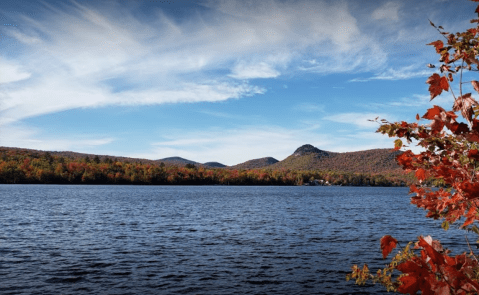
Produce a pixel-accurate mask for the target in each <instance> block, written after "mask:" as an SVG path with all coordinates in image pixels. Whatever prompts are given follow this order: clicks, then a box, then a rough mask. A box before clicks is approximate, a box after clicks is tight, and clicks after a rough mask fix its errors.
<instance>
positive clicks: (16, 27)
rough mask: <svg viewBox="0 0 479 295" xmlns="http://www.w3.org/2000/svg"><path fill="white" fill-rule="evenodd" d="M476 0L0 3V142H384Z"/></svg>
mask: <svg viewBox="0 0 479 295" xmlns="http://www.w3.org/2000/svg"><path fill="white" fill-rule="evenodd" d="M475 6H476V5H475V4H474V3H473V2H470V1H466V0H450V1H440V0H428V1H381V0H378V1H367V0H350V1H347V0H345V1H338V0H335V1H319V0H318V1H274V0H264V1H234V0H227V1H216V0H211V1H209V0H205V1H174V0H170V1H147V0H144V1H141V0H138V1H135V0H129V1H126V0H118V1H110V0H108V1H93V0H84V1H51V0H47V1H26V0H24V1H22V0H18V1H2V2H0V24H2V26H1V27H0V145H1V146H11V147H22V148H32V149H40V150H52V151H63V150H70V151H76V152H84V153H92V154H108V155H115V156H127V157H140V158H149V159H160V158H165V157H171V156H180V157H184V158H187V159H190V160H194V161H198V162H208V161H218V162H221V163H224V164H227V165H234V164H238V163H241V162H244V161H246V160H250V159H254V158H261V157H267V156H272V157H275V158H277V159H279V160H282V159H284V158H285V157H287V156H288V155H290V154H292V153H293V151H294V150H295V149H296V148H297V147H299V146H301V145H303V144H307V143H309V144H312V145H314V146H316V147H318V148H320V149H323V150H328V151H336V152H346V151H358V150H366V149H372V148H389V147H392V146H393V143H392V141H393V140H392V139H390V138H387V137H384V136H381V135H379V134H376V133H375V132H374V131H375V130H376V129H377V124H375V123H371V122H368V121H367V119H374V118H375V117H377V116H379V117H381V118H386V119H388V120H390V121H396V120H408V121H413V120H414V117H415V115H416V113H420V114H421V115H422V114H423V113H424V112H425V110H426V108H427V107H429V106H432V105H433V104H439V105H442V104H444V105H445V106H447V105H449V103H450V102H451V99H452V98H451V97H450V96H448V94H446V95H442V96H441V97H439V98H437V99H436V100H435V101H433V102H432V103H431V102H429V95H428V92H427V88H428V85H427V84H425V80H426V79H427V77H428V76H429V75H431V74H432V73H433V72H434V71H433V70H432V69H428V68H427V67H426V66H425V65H426V64H427V63H433V64H437V57H436V54H435V51H434V48H433V47H432V46H426V45H425V44H427V43H430V42H431V41H435V40H437V39H440V36H439V34H438V33H437V31H435V30H434V28H432V27H431V26H430V25H429V21H428V19H431V20H432V21H433V22H434V23H436V24H437V25H442V26H443V27H444V28H445V29H446V30H449V31H452V32H456V31H461V30H464V29H467V28H469V27H471V24H470V23H469V20H470V19H471V18H474V17H475V14H474V9H475Z"/></svg>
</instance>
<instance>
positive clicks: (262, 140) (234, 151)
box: [129, 126, 335, 165]
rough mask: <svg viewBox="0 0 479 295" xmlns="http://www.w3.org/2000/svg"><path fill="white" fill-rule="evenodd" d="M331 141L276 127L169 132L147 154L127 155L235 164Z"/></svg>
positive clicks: (299, 131) (278, 156)
mask: <svg viewBox="0 0 479 295" xmlns="http://www.w3.org/2000/svg"><path fill="white" fill-rule="evenodd" d="M334 142H335V141H334V139H333V138H330V137H329V136H328V135H317V134H316V135H314V136H312V134H311V131H310V130H307V131H305V130H303V129H287V128H282V127H279V126H269V127H268V126H257V127H243V128H238V129H222V130H208V131H196V132H186V133H185V132H184V131H182V132H173V131H172V132H171V133H170V134H169V135H166V136H165V140H163V141H160V142H156V143H154V144H153V145H152V148H151V150H150V151H148V152H145V153H141V154H133V155H129V156H130V157H141V158H149V159H162V158H166V157H172V156H179V157H183V158H186V159H190V160H193V161H197V162H200V163H205V162H209V161H217V162H220V163H223V164H226V165H235V164H239V163H242V162H245V161H248V160H251V159H257V158H262V157H274V158H276V159H278V160H283V159H284V158H286V157H287V156H289V155H291V154H292V153H293V152H294V150H296V149H297V148H298V147H300V146H301V145H303V144H306V143H310V144H313V145H315V146H318V147H319V148H321V147H322V146H325V145H328V144H329V145H332V144H334Z"/></svg>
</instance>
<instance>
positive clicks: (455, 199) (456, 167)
mask: <svg viewBox="0 0 479 295" xmlns="http://www.w3.org/2000/svg"><path fill="white" fill-rule="evenodd" d="M471 1H473V2H479V0H471ZM475 12H476V13H477V14H478V15H479V6H478V7H477V9H476V10H475ZM430 23H431V25H432V26H433V27H434V28H436V29H437V30H438V31H439V33H440V34H441V35H442V36H443V37H444V38H445V39H446V40H447V42H446V44H444V42H443V41H441V40H437V41H434V42H431V43H429V44H427V45H431V46H434V48H435V50H436V53H438V54H439V55H440V58H439V62H441V63H442V64H441V66H440V67H438V69H439V70H440V73H434V74H432V75H431V76H430V77H429V78H428V79H427V81H426V83H427V84H429V89H428V90H429V93H430V95H431V101H432V100H433V99H435V98H436V97H437V96H439V95H441V94H443V93H444V92H449V91H450V92H451V94H452V98H453V100H452V101H453V105H452V108H451V109H450V110H446V109H444V108H442V107H440V106H437V105H434V106H433V107H432V108H429V109H428V110H427V111H426V113H425V114H424V115H423V116H422V119H425V120H429V121H430V124H427V125H420V124H418V123H408V122H405V121H402V122H394V123H390V122H388V121H386V120H381V122H382V124H381V126H380V127H379V129H378V130H377V132H379V133H382V134H387V135H388V136H389V137H396V138H397V139H396V140H395V141H394V147H395V149H396V150H399V149H401V148H403V147H405V146H404V144H403V142H402V140H401V138H404V139H406V141H407V143H408V144H411V143H412V140H415V141H417V145H418V146H420V147H422V148H423V149H424V151H423V152H420V153H418V154H415V153H413V152H412V151H411V150H406V151H405V152H403V153H402V154H400V155H399V156H398V157H397V158H396V160H397V162H398V164H399V165H400V166H401V167H402V168H403V169H404V170H405V171H407V172H414V176H415V178H416V180H417V181H416V183H415V184H413V185H411V186H410V193H412V194H415V195H414V196H413V197H412V198H411V203H412V204H414V205H416V206H417V207H419V208H423V209H425V210H426V211H427V215H426V217H429V218H434V219H443V220H444V221H443V223H442V227H443V228H444V229H445V230H447V229H448V228H449V225H450V224H453V223H454V222H457V221H458V220H461V222H462V224H461V226H460V228H462V229H466V230H469V231H473V232H475V233H476V234H478V235H479V228H478V227H476V226H475V225H474V223H475V222H476V221H479V172H478V171H477V168H478V164H479V120H478V119H477V117H478V116H479V103H478V102H477V101H476V100H475V99H474V98H473V96H472V93H465V94H464V93H463V90H464V89H463V84H469V83H471V86H472V88H473V89H474V90H475V91H476V92H478V93H479V82H478V81H476V80H471V81H470V82H468V83H466V82H463V78H464V74H465V73H464V71H465V70H467V71H472V72H474V71H478V70H479V60H478V59H477V57H478V56H479V26H477V27H475V28H471V29H468V30H466V31H465V32H461V33H456V34H451V33H448V32H445V31H444V29H443V28H442V27H440V26H439V27H436V26H435V25H434V24H433V23H432V22H431V21H430ZM471 23H475V24H476V25H478V24H479V19H473V20H471ZM456 61H459V62H460V64H461V65H460V66H455V62H456ZM452 66H454V68H452ZM428 67H430V68H436V66H434V65H432V64H429V65H428ZM473 67H474V68H473ZM454 75H459V82H458V84H459V96H458V97H456V96H455V94H454V92H453V89H452V87H451V83H452V82H453V81H454ZM456 113H459V115H458V114H456ZM416 119H417V121H419V120H420V117H419V115H417V116H416ZM462 120H464V121H465V122H461V121H462ZM375 121H377V118H376V120H375ZM430 178H433V179H438V180H442V182H443V183H444V185H445V186H444V187H441V188H439V189H436V190H433V189H431V188H429V187H425V186H424V181H425V180H426V179H430ZM413 244H414V245H415V246H414V249H416V250H420V254H416V253H414V251H413V250H412V249H411V246H412V245H413ZM468 245H469V243H468ZM380 246H381V250H382V254H383V258H386V257H387V256H388V255H389V254H390V253H391V252H392V251H393V250H394V249H395V248H396V246H397V240H396V239H395V238H393V237H391V236H389V235H386V236H384V237H383V238H382V239H381V241H380ZM401 249H402V250H401V251H399V252H398V253H397V254H396V255H395V256H394V257H393V258H392V261H391V263H390V264H388V265H387V266H386V268H384V269H383V270H378V272H377V274H376V275H372V274H370V273H369V268H368V267H367V265H364V267H363V268H362V269H361V268H359V267H357V266H356V265H354V266H353V267H352V270H353V271H352V273H350V274H348V276H347V279H348V280H349V279H355V280H356V283H357V284H359V285H363V284H364V283H365V282H366V281H368V280H372V281H373V282H375V283H381V284H382V285H384V286H385V287H386V289H387V290H388V291H395V292H399V293H403V294H406V293H409V294H417V293H418V292H421V294H436V293H437V294H477V293H479V262H478V259H477V257H476V256H475V255H474V253H473V252H472V249H471V248H470V245H469V250H470V252H469V254H467V255H466V253H465V252H464V253H463V254H460V255H456V256H454V257H451V256H449V255H448V254H449V253H450V251H449V250H444V249H443V247H442V246H441V244H440V242H439V241H436V240H433V239H432V238H431V237H430V236H428V237H426V238H424V237H419V238H418V241H417V242H415V243H412V242H410V243H409V244H408V245H407V246H406V247H405V248H401ZM398 272H399V274H398Z"/></svg>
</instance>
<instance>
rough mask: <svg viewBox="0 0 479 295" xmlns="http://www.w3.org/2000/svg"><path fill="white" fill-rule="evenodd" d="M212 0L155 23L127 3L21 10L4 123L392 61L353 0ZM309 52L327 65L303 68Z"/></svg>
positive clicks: (235, 89)
mask: <svg viewBox="0 0 479 295" xmlns="http://www.w3.org/2000/svg"><path fill="white" fill-rule="evenodd" d="M205 6H206V7H207V8H208V10H207V11H206V12H203V13H199V12H198V13H197V14H196V15H197V16H196V17H192V18H191V19H189V20H188V21H183V22H179V21H175V20H174V19H173V18H172V17H170V16H168V15H166V14H165V13H163V12H162V11H161V10H157V11H156V12H154V17H153V18H152V19H153V20H150V21H145V20H143V19H139V18H137V17H135V15H134V14H133V13H131V12H130V11H128V9H127V8H126V7H124V6H121V5H119V4H115V5H113V4H112V6H111V7H110V9H109V10H103V9H101V8H96V7H93V6H87V5H84V4H82V3H80V2H71V3H70V4H66V5H63V6H61V7H51V6H48V5H46V7H43V8H39V13H38V14H39V15H40V17H36V18H33V17H30V16H21V17H19V18H18V21H19V22H21V23H22V24H23V25H22V26H20V27H8V28H3V30H4V31H5V34H6V35H8V36H9V37H10V38H13V39H15V40H16V41H18V42H20V43H21V44H22V50H21V53H19V57H16V59H15V60H11V61H7V58H8V56H7V55H8V54H6V53H5V54H0V58H2V59H1V60H0V63H1V64H2V69H3V70H4V71H6V72H7V73H8V74H2V75H1V76H0V83H3V84H5V85H6V86H7V87H6V88H5V89H6V91H4V92H3V93H1V94H0V100H1V104H0V111H1V113H2V115H3V116H2V123H3V124H6V123H10V122H14V121H18V120H22V119H24V118H28V117H32V116H39V115H43V114H49V113H53V112H58V111H62V110H67V109H74V108H92V107H98V106H106V105H150V104H163V103H185V102H190V103H191V102H201V101H207V102H216V101H224V100H228V99H237V98H241V97H244V96H251V95H257V94H263V93H264V92H265V91H266V90H265V89H264V88H262V87H261V86H257V85H252V84H250V83H251V82H248V81H249V80H251V79H257V78H263V79H265V78H276V77H279V76H280V75H282V74H283V72H284V71H291V70H294V69H295V68H299V69H301V70H302V71H310V72H317V73H331V72H346V71H354V70H356V71H367V70H371V69H373V68H375V67H377V66H378V65H380V64H382V63H384V62H385V58H386V55H385V54H384V53H383V52H382V50H381V48H380V46H379V45H378V44H377V43H376V42H374V40H371V39H370V38H368V36H366V35H364V34H362V33H361V32H360V31H359V29H358V27H357V25H356V19H355V18H354V17H353V16H352V15H351V14H350V13H349V11H348V7H347V6H346V5H345V4H344V3H341V4H335V5H330V4H327V3H326V2H322V1H311V2H308V1H304V2H301V4H298V5H297V4H295V3H288V2H285V3H283V2H277V1H264V2H261V3H257V2H251V3H250V6H252V7H248V6H247V5H246V6H245V5H244V3H243V2H239V1H211V2H208V3H206V4H205ZM252 8H253V9H252ZM358 48H359V49H361V50H358ZM2 55H5V56H3V57H2ZM306 55H308V56H309V55H312V56H310V57H312V58H314V59H315V60H322V62H316V63H315V64H314V65H311V64H308V65H301V60H304V58H303V57H304V56H306ZM325 56H328V57H331V59H330V60H326V59H324V58H321V57H325ZM373 56H374V58H373ZM309 59H310V58H309ZM297 65H299V67H297ZM218 71H219V72H221V73H217V72H218ZM225 71H226V72H229V74H227V75H225V74H222V73H224V72H225ZM238 79H239V80H243V82H242V84H238V81H237V80H238Z"/></svg>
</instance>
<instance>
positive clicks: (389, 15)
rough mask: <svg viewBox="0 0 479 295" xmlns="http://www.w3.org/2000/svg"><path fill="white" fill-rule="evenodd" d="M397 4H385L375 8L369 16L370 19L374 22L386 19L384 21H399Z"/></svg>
mask: <svg viewBox="0 0 479 295" xmlns="http://www.w3.org/2000/svg"><path fill="white" fill-rule="evenodd" d="M398 11H399V3H398V2H387V3H385V4H384V5H383V6H381V7H379V8H377V9H376V10H374V11H373V13H372V14H371V17H372V18H373V19H376V20H380V19H386V20H394V21H397V20H399V17H398Z"/></svg>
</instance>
